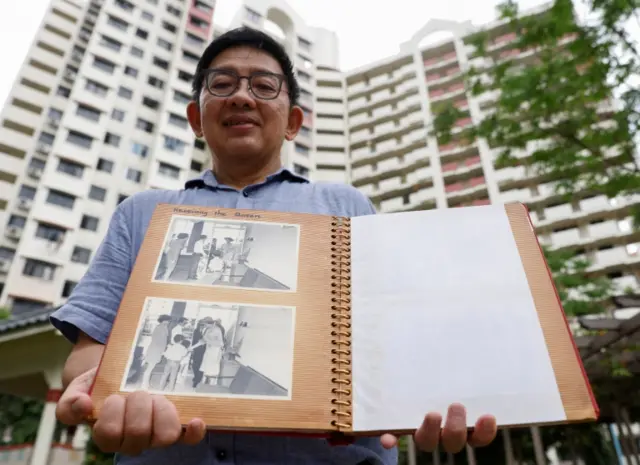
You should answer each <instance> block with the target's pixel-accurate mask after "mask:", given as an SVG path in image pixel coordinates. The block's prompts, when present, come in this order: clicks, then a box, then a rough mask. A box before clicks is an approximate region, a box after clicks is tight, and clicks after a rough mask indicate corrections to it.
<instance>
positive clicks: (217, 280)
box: [154, 216, 300, 292]
mask: <svg viewBox="0 0 640 465" xmlns="http://www.w3.org/2000/svg"><path fill="white" fill-rule="evenodd" d="M299 238H300V228H299V226H298V225H293V224H278V223H264V222H251V221H234V220H222V219H217V218H214V219H203V218H193V217H185V216H174V217H173V218H172V220H171V224H170V225H169V230H168V232H167V235H166V237H165V241H164V246H163V249H162V252H161V254H160V257H159V258H158V262H157V264H156V269H155V273H154V281H156V282H157V281H161V282H165V283H174V284H193V285H200V286H225V287H241V288H245V289H259V290H266V291H282V292H287V291H288V292H295V291H296V286H297V281H298V247H299Z"/></svg>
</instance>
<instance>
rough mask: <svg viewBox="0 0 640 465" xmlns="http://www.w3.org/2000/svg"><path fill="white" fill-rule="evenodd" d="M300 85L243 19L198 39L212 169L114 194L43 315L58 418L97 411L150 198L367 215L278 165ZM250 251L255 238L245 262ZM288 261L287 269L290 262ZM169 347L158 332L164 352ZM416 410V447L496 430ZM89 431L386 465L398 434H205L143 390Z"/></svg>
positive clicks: (211, 456)
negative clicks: (84, 262)
mask: <svg viewBox="0 0 640 465" xmlns="http://www.w3.org/2000/svg"><path fill="white" fill-rule="evenodd" d="M293 40H296V38H295V36H294V37H293ZM172 75H175V70H172ZM300 92H301V89H300V84H299V83H298V80H297V77H296V72H295V67H294V64H293V62H292V59H291V57H290V56H289V55H288V53H287V51H286V49H285V48H284V47H283V45H282V44H281V43H279V42H278V40H276V39H274V38H273V37H272V36H271V35H269V34H267V33H264V32H261V31H259V30H256V29H253V28H249V27H241V28H237V29H232V30H229V31H227V32H225V33H224V34H221V35H220V36H219V37H217V38H216V39H214V40H213V41H212V42H211V43H210V44H208V45H207V47H206V49H205V50H204V51H203V52H202V55H201V57H200V59H199V61H198V64H197V67H196V69H195V72H194V73H193V82H192V95H191V101H190V102H189V103H188V104H187V105H186V108H185V113H186V117H187V119H188V121H189V125H190V127H191V129H192V131H193V134H194V136H195V138H197V139H199V140H200V141H202V142H203V143H204V144H205V145H206V146H207V149H208V153H210V154H211V157H212V158H211V162H212V163H211V164H212V168H211V169H207V170H204V171H203V172H202V173H201V174H200V175H199V176H197V177H195V178H193V179H190V180H188V181H187V182H186V183H185V184H184V186H181V188H180V189H176V190H168V189H152V190H147V191H144V192H138V193H137V194H133V195H131V196H129V197H128V198H127V199H125V200H124V201H122V202H120V203H119V204H118V205H117V207H116V209H115V212H114V213H113V217H112V219H111V222H110V224H109V227H108V228H107V231H106V235H105V237H104V239H103V241H102V245H101V246H100V247H99V248H98V249H97V251H96V253H95V256H94V258H93V260H92V262H91V264H90V265H89V267H88V270H87V272H86V274H85V275H84V277H83V278H82V279H81V280H80V282H79V283H78V284H77V285H76V286H75V288H74V289H73V292H72V293H71V295H70V296H69V298H68V300H67V301H66V303H65V304H64V305H62V306H61V307H60V308H59V309H57V310H56V311H55V312H54V313H53V314H52V315H51V323H52V324H53V326H54V327H55V328H56V329H57V330H59V331H60V332H61V333H62V334H63V335H64V336H65V337H66V338H67V339H68V340H69V341H71V342H72V343H73V344H74V347H73V349H72V351H71V353H70V355H69V357H68V359H67V362H66V364H65V366H64V370H63V374H62V379H63V387H64V392H63V394H62V397H61V398H60V400H59V401H58V404H57V410H56V413H57V418H58V420H59V421H60V422H61V423H63V424H66V425H79V424H85V423H87V418H88V417H89V416H90V415H91V414H92V412H93V411H94V407H95V406H94V405H93V402H92V399H91V396H90V389H91V385H92V383H93V380H94V378H95V373H96V370H97V366H98V365H99V363H100V360H101V357H102V354H103V351H104V344H105V343H106V341H107V337H108V335H109V334H110V332H111V329H112V327H113V321H114V319H115V316H116V313H117V312H118V307H119V305H120V302H121V300H122V297H123V293H124V290H125V288H126V286H127V282H128V281H129V278H130V276H131V273H132V270H133V265H134V263H135V261H136V257H137V255H138V252H139V250H140V246H141V244H142V242H143V239H144V237H145V234H146V232H147V229H148V226H149V223H150V221H151V218H152V216H153V213H154V211H155V209H156V207H157V205H158V204H171V205H176V206H193V205H202V206H212V207H213V206H215V207H217V208H230V209H248V210H267V211H275V212H278V211H284V212H296V213H310V214H323V215H331V216H341V217H350V218H353V217H358V216H363V215H374V214H376V209H375V208H374V206H373V204H372V203H371V201H370V200H369V199H368V198H367V197H366V196H365V195H364V194H363V193H362V192H360V191H358V190H357V189H356V188H354V187H353V186H350V185H347V184H344V183H331V182H321V183H316V182H311V181H310V180H309V179H308V178H306V177H303V176H300V175H298V174H296V172H295V171H293V170H292V169H290V168H289V167H288V166H285V165H283V160H287V159H288V157H283V156H282V153H283V152H285V151H287V150H289V145H290V144H291V143H293V141H294V140H295V139H296V136H297V135H298V133H299V131H301V129H302V128H304V130H305V131H313V127H314V114H313V112H312V110H311V109H308V108H303V107H302V106H301V103H300ZM285 142H286V144H285ZM299 142H300V143H303V142H302V141H299ZM187 145H193V144H192V142H189V143H188V144H187ZM309 167H310V168H311V165H309ZM232 235H233V234H228V236H229V237H230V238H231V236H232ZM252 235H253V236H257V235H256V234H252ZM257 240H258V238H256V241H257ZM172 242H173V241H172ZM185 242H186V240H184V241H183V242H179V243H177V244H173V243H172V244H170V245H169V247H168V249H169V250H168V251H167V262H168V263H169V265H170V266H169V265H168V266H167V271H166V272H165V274H164V278H163V279H165V280H167V279H171V273H172V271H171V270H173V269H175V266H176V263H177V259H178V258H179V255H180V251H181V250H182V248H183V247H184V243H185ZM232 242H234V241H233V239H232V238H231V240H227V241H225V244H224V245H223V246H222V247H224V248H225V249H227V250H228V253H223V260H224V261H225V263H226V262H229V265H231V264H232V261H231V260H230V259H229V256H228V254H230V253H231V250H232V247H231V243H232ZM222 247H221V248H222ZM256 252H257V247H256V246H255V245H254V246H253V250H252V252H251V254H252V257H253V260H255V253H256ZM169 255H170V256H169ZM278 258H279V257H277V256H276V257H274V260H277V259H278ZM283 266H284V264H283ZM287 266H290V267H292V269H293V268H295V267H297V264H296V263H293V262H292V263H289V264H288V265H287ZM216 291H217V290H211V293H212V294H214V293H215V292H216ZM425 305H427V304H426V303H425ZM391 310H393V309H391ZM212 328H213V327H212ZM222 333H223V332H222V328H221V327H217V329H212V334H211V335H208V336H207V335H206V333H205V335H203V337H202V339H204V340H205V341H208V343H207V342H205V343H204V344H205V345H206V350H205V353H204V354H203V359H202V365H201V367H200V369H201V370H203V373H204V374H206V373H209V374H215V373H219V368H216V366H215V365H216V363H215V361H216V360H218V359H219V357H220V355H219V354H220V352H221V350H222V349H221V348H222V343H221V341H223V340H224V335H222ZM167 335H168V334H167ZM166 344H167V341H166V339H165V342H164V346H163V347H162V351H161V353H164V349H165V348H166ZM244 346H245V347H246V340H245V344H244ZM209 350H211V352H210V353H209V354H208V355H207V354H206V352H207V351H209ZM436 356H437V355H436ZM205 359H206V360H205ZM193 360H194V356H193V354H192V361H193ZM273 363H278V360H274V361H273ZM417 369H420V367H417ZM428 375H429V374H428V373H425V376H428ZM266 402H269V401H266ZM284 404H286V403H284V402H283V407H282V408H283V409H286V405H284ZM391 407H393V406H391ZM131 412H135V415H132V414H131ZM487 413H489V414H490V413H491V412H487ZM416 418H424V421H423V423H422V424H421V425H420V426H419V428H417V430H416V432H415V435H414V438H415V444H416V446H417V447H418V448H420V449H422V450H425V451H431V450H434V449H435V448H436V447H437V446H439V447H440V450H442V451H444V452H458V451H461V450H463V449H464V448H465V446H466V445H467V444H470V445H472V446H482V445H486V444H489V443H490V442H492V441H493V440H494V438H495V437H496V434H497V426H496V419H495V417H494V416H493V415H482V416H479V417H478V418H474V419H473V420H474V422H475V426H474V428H473V431H472V432H469V431H468V429H467V413H466V410H465V408H464V406H463V405H460V404H453V405H451V406H450V407H449V409H448V413H447V415H446V416H445V418H442V416H441V415H440V413H438V412H424V411H416ZM472 424H473V423H472ZM131 431H135V432H136V433H137V434H134V435H132V434H131ZM91 436H92V439H93V441H94V442H95V443H96V444H97V446H98V447H99V448H101V449H102V450H104V451H107V452H116V453H117V456H116V457H117V458H116V465H174V464H175V463H185V464H193V465H213V464H214V463H215V464H217V463H229V464H234V463H245V464H247V465H248V464H252V465H281V464H285V463H291V462H292V461H294V460H297V461H298V462H300V463H303V464H305V465H321V464H327V463H335V464H341V465H342V464H344V465H356V464H364V463H371V464H377V465H395V464H397V461H398V452H397V447H396V446H397V442H398V438H397V437H396V436H394V435H391V434H384V435H381V436H379V437H358V438H355V439H354V442H353V443H352V444H349V445H345V446H341V447H333V446H332V445H331V444H329V442H328V441H326V440H325V439H315V438H308V437H286V436H278V435H260V434H243V433H242V432H221V431H215V432H209V431H208V430H207V427H206V425H205V424H204V422H203V421H202V419H200V418H193V419H191V420H187V421H186V424H184V425H183V424H182V423H181V421H180V419H179V416H178V414H177V409H176V406H175V405H174V404H173V403H172V402H171V400H170V399H169V398H167V397H166V396H162V395H151V394H150V393H148V392H144V391H142V392H134V393H131V394H130V395H114V396H112V397H111V398H110V399H109V400H108V403H105V405H104V406H103V408H102V409H101V410H100V414H99V415H98V417H97V418H96V421H95V422H92V423H91ZM214 451H215V452H214Z"/></svg>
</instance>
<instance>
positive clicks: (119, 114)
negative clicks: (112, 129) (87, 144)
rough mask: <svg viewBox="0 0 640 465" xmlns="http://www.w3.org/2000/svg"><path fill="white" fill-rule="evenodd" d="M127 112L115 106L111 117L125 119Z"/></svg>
mask: <svg viewBox="0 0 640 465" xmlns="http://www.w3.org/2000/svg"><path fill="white" fill-rule="evenodd" d="M124 116H125V112H124V111H123V110H119V109H117V108H114V109H113V110H111V119H112V120H114V121H124Z"/></svg>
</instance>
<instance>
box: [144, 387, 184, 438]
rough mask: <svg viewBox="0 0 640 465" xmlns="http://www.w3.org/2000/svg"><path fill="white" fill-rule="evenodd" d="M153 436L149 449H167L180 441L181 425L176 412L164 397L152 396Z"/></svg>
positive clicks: (173, 406)
mask: <svg viewBox="0 0 640 465" xmlns="http://www.w3.org/2000/svg"><path fill="white" fill-rule="evenodd" d="M152 400H153V436H152V438H151V447H167V446H170V445H171V444H174V443H176V442H178V440H180V436H181V435H182V425H181V424H180V420H179V418H178V411H177V410H176V407H175V405H173V403H172V402H169V401H168V400H167V399H166V398H165V397H162V396H153V397H152Z"/></svg>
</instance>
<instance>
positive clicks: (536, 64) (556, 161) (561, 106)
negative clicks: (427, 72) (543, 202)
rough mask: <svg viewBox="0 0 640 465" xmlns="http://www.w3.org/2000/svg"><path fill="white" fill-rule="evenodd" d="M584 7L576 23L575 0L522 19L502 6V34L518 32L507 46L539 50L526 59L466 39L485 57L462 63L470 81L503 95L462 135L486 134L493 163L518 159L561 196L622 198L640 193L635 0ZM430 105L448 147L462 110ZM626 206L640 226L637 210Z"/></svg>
mask: <svg viewBox="0 0 640 465" xmlns="http://www.w3.org/2000/svg"><path fill="white" fill-rule="evenodd" d="M586 7H587V9H588V14H586V15H585V17H586V18H588V21H587V20H585V21H577V20H576V14H575V11H574V5H573V3H572V1H571V0H554V1H553V3H552V5H551V7H550V8H549V9H548V10H547V11H546V12H544V13H540V14H536V15H532V16H520V12H519V9H518V4H517V2H516V1H515V0H507V1H505V2H504V3H502V4H501V5H500V6H499V7H498V11H499V15H500V17H501V19H503V20H505V22H506V26H505V28H506V32H511V33H513V34H514V35H515V39H514V40H513V42H512V43H511V44H510V47H512V48H513V49H517V50H521V51H526V50H535V51H537V55H536V57H535V58H533V57H529V58H526V59H523V58H522V57H518V56H517V54H512V55H509V54H508V53H507V54H505V53H499V54H498V53H496V52H494V51H489V50H488V49H489V45H490V43H491V38H490V37H489V35H488V33H487V32H479V33H477V34H475V35H474V36H473V37H472V38H471V40H470V41H471V43H472V44H473V45H474V46H475V47H476V50H477V55H478V56H484V57H487V59H488V61H489V63H488V64H487V63H486V61H485V64H484V65H483V66H477V67H471V68H470V69H469V70H467V74H466V80H467V88H468V89H470V93H471V94H472V95H474V96H479V95H481V94H484V93H485V92H489V91H493V90H498V91H499V96H498V97H497V100H496V102H495V105H494V106H493V108H492V109H491V112H490V114H489V115H487V116H486V118H485V119H484V120H483V121H482V122H481V123H480V124H478V125H477V126H476V127H473V128H471V129H469V130H468V132H467V133H466V134H465V135H464V136H465V138H466V139H467V140H471V139H473V138H476V137H479V138H482V139H484V140H486V142H487V143H488V144H489V146H490V147H492V148H494V149H495V150H496V151H497V152H498V157H497V159H496V167H497V168H501V167H508V166H522V165H524V166H527V167H528V168H529V171H530V172H531V173H533V174H534V175H535V176H538V177H539V178H540V181H541V182H542V181H544V182H547V181H556V184H555V187H556V193H557V194H559V195H565V196H575V195H577V196H580V195H582V194H584V193H585V192H588V193H600V194H604V195H607V196H608V197H609V198H614V197H625V196H628V195H631V194H634V193H637V192H639V191H640V167H639V166H638V163H637V162H636V161H635V159H634V155H635V154H636V145H635V142H637V139H638V135H639V131H638V130H639V128H640V89H638V88H637V87H636V86H633V83H632V82H631V80H632V78H633V77H634V76H635V77H637V76H638V75H640V55H639V54H638V50H637V49H636V47H635V45H634V43H633V41H632V39H631V37H630V35H629V32H628V31H627V30H626V29H625V25H626V24H628V22H629V21H630V20H631V19H637V15H638V11H639V8H640V5H639V4H638V0H586ZM614 94H617V96H618V99H616V102H615V104H614V102H613V100H612V96H614ZM434 110H435V113H436V117H435V120H434V125H433V126H434V127H433V131H434V134H435V136H436V137H437V138H438V141H439V143H441V144H446V143H447V142H448V141H449V140H451V138H452V137H453V135H452V127H453V125H454V124H455V122H456V121H458V120H459V119H461V118H463V117H464V112H463V110H460V109H458V108H456V107H454V106H453V105H447V106H445V107H441V108H436V109H434ZM604 120H610V121H611V122H610V123H607V124H604V123H603V121H604ZM536 141H543V142H542V143H538V142H536ZM534 142H536V143H534ZM525 149H526V150H525ZM632 210H633V211H632V214H633V216H634V219H635V223H636V224H637V225H640V208H638V206H636V207H635V208H634V209H632Z"/></svg>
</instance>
